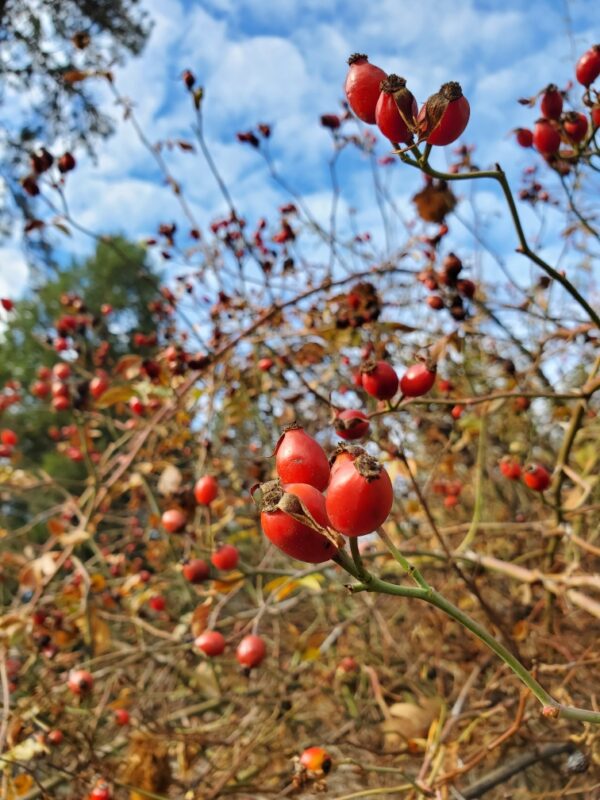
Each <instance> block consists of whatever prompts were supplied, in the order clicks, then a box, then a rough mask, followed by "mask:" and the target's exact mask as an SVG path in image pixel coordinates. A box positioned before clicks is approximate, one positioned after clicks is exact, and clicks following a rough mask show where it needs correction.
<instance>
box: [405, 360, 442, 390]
mask: <svg viewBox="0 0 600 800" xmlns="http://www.w3.org/2000/svg"><path fill="white" fill-rule="evenodd" d="M435 376H436V371H435V369H430V368H429V367H428V366H427V365H426V364H413V365H412V367H409V368H408V369H407V370H406V372H405V373H404V375H403V376H402V379H401V380H400V391H401V392H402V394H403V395H404V396H405V397H420V396H421V395H423V394H427V392H428V391H429V390H430V389H431V387H432V386H433V384H434V383H435Z"/></svg>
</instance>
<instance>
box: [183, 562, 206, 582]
mask: <svg viewBox="0 0 600 800" xmlns="http://www.w3.org/2000/svg"><path fill="white" fill-rule="evenodd" d="M182 573H183V577H184V578H185V579H186V580H187V581H189V582H190V583H202V581H205V580H207V578H209V577H210V567H209V566H208V563H207V562H206V561H205V560H204V559H203V558H192V559H191V560H190V561H188V562H186V563H185V564H184V565H183V569H182Z"/></svg>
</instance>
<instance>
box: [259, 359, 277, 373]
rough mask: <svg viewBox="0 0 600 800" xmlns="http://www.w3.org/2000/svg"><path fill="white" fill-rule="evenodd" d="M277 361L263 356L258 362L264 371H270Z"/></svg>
mask: <svg viewBox="0 0 600 800" xmlns="http://www.w3.org/2000/svg"><path fill="white" fill-rule="evenodd" d="M274 363H275V362H274V361H273V359H272V358H261V359H260V361H259V362H258V368H259V369H260V370H261V371H262V372H268V371H269V370H270V369H271V367H272V366H273V364H274Z"/></svg>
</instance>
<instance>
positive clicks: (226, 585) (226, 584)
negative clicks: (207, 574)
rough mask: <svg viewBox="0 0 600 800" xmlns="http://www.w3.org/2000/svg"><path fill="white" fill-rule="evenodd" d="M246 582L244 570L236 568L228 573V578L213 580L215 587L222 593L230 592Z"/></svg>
mask: <svg viewBox="0 0 600 800" xmlns="http://www.w3.org/2000/svg"><path fill="white" fill-rule="evenodd" d="M243 582H244V575H243V573H242V572H239V571H238V570H235V571H234V572H230V573H229V574H228V575H227V578H222V579H221V580H215V581H213V589H214V590H215V591H217V592H219V593H220V594H229V593H230V592H233V591H234V589H237V588H239V586H241V585H242V583H243Z"/></svg>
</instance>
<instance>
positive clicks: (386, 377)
mask: <svg viewBox="0 0 600 800" xmlns="http://www.w3.org/2000/svg"><path fill="white" fill-rule="evenodd" d="M361 372H362V386H363V389H364V390H365V392H367V394H370V395H371V397H376V398H377V399H378V400H390V399H391V398H392V397H393V396H394V395H395V394H396V392H397V391H398V375H397V374H396V371H395V369H394V368H393V367H391V366H390V365H389V364H388V363H387V361H367V362H365V363H364V364H363V366H362V367H361Z"/></svg>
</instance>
